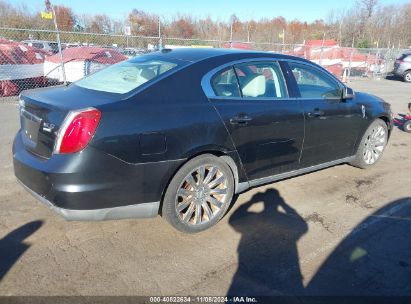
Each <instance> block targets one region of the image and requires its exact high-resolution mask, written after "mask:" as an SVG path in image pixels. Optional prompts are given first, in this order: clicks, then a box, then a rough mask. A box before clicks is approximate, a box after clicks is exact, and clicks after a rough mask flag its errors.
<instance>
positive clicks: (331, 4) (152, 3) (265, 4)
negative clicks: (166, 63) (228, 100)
mask: <svg viewBox="0 0 411 304" xmlns="http://www.w3.org/2000/svg"><path fill="white" fill-rule="evenodd" d="M6 1H7V0H6ZM356 1H357V0H342V1H341V0H340V1H338V0H328V1H327V0H287V1H279V0H191V1H190V0H144V1H142V0H134V1H130V0H119V1H116V0H99V1H96V0H94V1H93V0H70V1H67V0H51V3H52V4H62V5H66V6H70V7H71V8H72V9H73V10H74V12H75V13H76V14H82V13H86V14H107V15H109V16H111V17H113V18H116V19H122V18H125V17H126V16H127V14H128V12H130V11H131V10H132V9H133V8H137V9H139V10H143V11H147V12H151V13H155V14H159V15H161V16H163V17H165V18H167V17H170V16H172V15H175V14H177V13H180V14H191V15H193V16H196V17H207V16H208V15H209V16H211V18H213V19H215V20H217V19H220V20H222V21H226V20H228V19H229V17H230V16H231V15H232V14H233V13H234V14H236V15H237V16H238V17H239V18H240V19H241V20H247V19H260V18H273V17H276V16H283V17H285V18H286V19H287V20H293V19H299V20H300V21H307V22H311V21H314V20H316V19H326V17H327V14H328V12H329V11H330V10H332V9H333V10H339V9H348V8H350V7H352V6H353V5H354V3H355V2H356ZM410 1H411V0H379V3H380V4H382V5H390V4H400V3H407V2H410ZM8 2H11V3H13V4H21V3H24V4H26V5H27V6H28V7H29V8H32V9H36V10H40V9H42V8H43V7H44V1H43V0H26V1H21V0H8Z"/></svg>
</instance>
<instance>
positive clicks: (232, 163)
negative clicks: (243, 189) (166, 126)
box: [159, 150, 240, 215]
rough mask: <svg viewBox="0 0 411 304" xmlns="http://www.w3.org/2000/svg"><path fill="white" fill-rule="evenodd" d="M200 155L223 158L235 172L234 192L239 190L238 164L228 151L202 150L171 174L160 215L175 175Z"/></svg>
mask: <svg viewBox="0 0 411 304" xmlns="http://www.w3.org/2000/svg"><path fill="white" fill-rule="evenodd" d="M200 155H212V156H216V157H218V158H220V159H221V160H223V161H224V162H225V163H226V164H227V165H228V166H229V167H230V170H231V172H232V174H233V177H234V187H235V189H234V192H236V191H237V189H238V186H239V183H240V181H239V179H240V177H239V169H238V164H236V162H235V160H234V159H233V158H232V157H231V156H229V155H228V154H227V152H225V151H224V152H223V151H221V150H203V151H201V152H196V153H192V154H191V155H190V157H188V158H187V159H186V160H185V161H184V162H182V163H181V164H180V166H178V168H177V169H176V170H174V172H173V174H171V176H170V177H169V179H168V181H167V184H166V186H165V187H164V189H163V191H162V194H161V201H160V207H159V214H160V215H161V210H162V207H163V201H164V195H165V193H166V191H167V189H168V187H169V185H170V183H171V180H172V179H173V178H174V176H175V175H176V174H177V172H178V171H179V170H180V169H181V167H183V166H184V165H185V164H186V163H187V162H189V161H190V160H192V159H194V158H196V157H198V156H200Z"/></svg>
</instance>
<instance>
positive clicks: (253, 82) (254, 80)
mask: <svg viewBox="0 0 411 304" xmlns="http://www.w3.org/2000/svg"><path fill="white" fill-rule="evenodd" d="M244 82H245V84H244V85H243V88H242V91H243V96H246V97H258V96H261V95H264V94H265V89H266V82H265V76H264V75H252V76H250V77H249V78H247V79H245V81H244Z"/></svg>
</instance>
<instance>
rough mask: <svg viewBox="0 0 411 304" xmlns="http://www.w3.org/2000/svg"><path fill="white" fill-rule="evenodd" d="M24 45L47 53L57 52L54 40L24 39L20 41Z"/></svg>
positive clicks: (57, 48)
mask: <svg viewBox="0 0 411 304" xmlns="http://www.w3.org/2000/svg"><path fill="white" fill-rule="evenodd" d="M22 42H23V43H24V44H25V45H28V46H32V47H34V48H36V49H38V50H43V51H45V52H47V53H49V54H50V55H51V54H56V53H58V52H59V47H58V44H57V42H55V41H45V40H25V41H22Z"/></svg>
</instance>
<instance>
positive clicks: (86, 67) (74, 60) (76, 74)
mask: <svg viewBox="0 0 411 304" xmlns="http://www.w3.org/2000/svg"><path fill="white" fill-rule="evenodd" d="M63 58H64V59H63V60H64V67H65V72H66V80H67V81H68V82H73V81H76V80H79V79H81V78H83V77H84V76H87V75H89V74H92V73H94V72H96V71H98V70H101V69H102V68H105V67H107V66H109V65H111V64H114V63H118V62H120V61H123V60H126V59H127V57H126V56H124V55H122V54H120V53H119V52H117V51H115V50H113V49H106V48H101V47H88V46H82V47H73V48H67V49H65V50H63ZM60 60H61V59H60V55H59V54H56V55H53V56H49V57H47V58H46V61H45V62H44V76H45V77H47V78H49V79H52V80H56V81H58V82H62V81H63V75H62V70H61V62H60Z"/></svg>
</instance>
